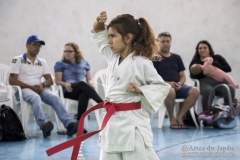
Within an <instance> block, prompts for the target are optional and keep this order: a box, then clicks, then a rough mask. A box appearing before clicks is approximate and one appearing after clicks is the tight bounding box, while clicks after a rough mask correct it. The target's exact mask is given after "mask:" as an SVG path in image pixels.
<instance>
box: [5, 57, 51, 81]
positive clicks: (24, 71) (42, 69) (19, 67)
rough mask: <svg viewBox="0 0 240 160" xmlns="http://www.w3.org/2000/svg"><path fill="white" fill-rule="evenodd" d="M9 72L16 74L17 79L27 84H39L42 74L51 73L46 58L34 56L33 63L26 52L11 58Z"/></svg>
mask: <svg viewBox="0 0 240 160" xmlns="http://www.w3.org/2000/svg"><path fill="white" fill-rule="evenodd" d="M9 73H14V74H18V80H19V81H21V82H23V83H26V84H28V85H36V84H40V83H41V78H42V76H43V75H45V74H51V73H50V70H49V67H48V65H47V62H46V60H44V59H42V58H36V59H35V61H34V64H33V63H32V62H31V61H30V60H29V59H28V58H27V56H26V53H24V54H23V55H20V56H16V57H14V58H13V60H12V63H11V65H10V72H9Z"/></svg>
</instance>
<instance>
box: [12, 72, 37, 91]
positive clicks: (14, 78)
mask: <svg viewBox="0 0 240 160" xmlns="http://www.w3.org/2000/svg"><path fill="white" fill-rule="evenodd" d="M9 84H11V85H16V86H19V87H21V88H30V89H32V90H34V86H31V85H28V84H25V83H23V82H21V81H19V80H18V74H14V73H10V76H9Z"/></svg>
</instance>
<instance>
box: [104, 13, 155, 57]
mask: <svg viewBox="0 0 240 160" xmlns="http://www.w3.org/2000/svg"><path fill="white" fill-rule="evenodd" d="M110 27H111V28H114V29H115V30H116V31H117V32H118V33H119V34H121V36H122V37H124V36H126V35H127V34H132V35H133V40H132V42H131V48H132V49H133V50H134V51H135V53H134V54H135V55H141V56H145V57H147V58H149V59H150V58H151V57H152V55H153V52H154V49H155V48H157V46H156V42H155V41H156V40H155V36H154V33H153V31H152V28H151V27H150V26H149V24H148V22H147V21H146V20H145V19H144V18H139V19H135V18H134V17H133V16H132V15H130V14H122V15H119V16H117V17H116V18H114V19H113V20H112V21H111V22H110V23H109V25H108V26H107V29H109V28H110Z"/></svg>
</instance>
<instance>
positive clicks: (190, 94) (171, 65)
mask: <svg viewBox="0 0 240 160" xmlns="http://www.w3.org/2000/svg"><path fill="white" fill-rule="evenodd" d="M171 40H172V37H171V35H170V34H169V33H168V32H163V33H160V34H159V35H158V41H159V54H160V55H161V56H162V60H161V61H153V64H154V67H155V68H156V70H157V72H158V74H159V75H160V76H161V77H162V78H163V80H164V81H165V82H167V83H169V84H170V85H171V86H172V88H171V90H170V92H169V94H168V96H167V98H166V99H165V105H166V108H167V111H168V114H169V118H170V128H172V129H185V128H188V127H187V126H186V125H185V124H184V123H183V117H184V115H185V114H186V112H187V111H188V110H189V109H190V108H191V107H192V106H193V105H194V104H195V102H196V100H197V98H198V96H199V89H198V88H196V87H193V86H189V85H186V84H185V81H186V75H185V72H184V71H185V67H184V64H183V61H182V59H181V57H180V56H179V55H178V54H174V53H171V52H170V48H171ZM176 98H184V99H185V101H184V102H183V103H182V104H181V105H180V108H179V111H178V113H177V115H176V116H174V105H175V99H176Z"/></svg>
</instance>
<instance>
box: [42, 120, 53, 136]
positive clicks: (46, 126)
mask: <svg viewBox="0 0 240 160" xmlns="http://www.w3.org/2000/svg"><path fill="white" fill-rule="evenodd" d="M52 130H53V123H52V122H51V121H48V122H47V123H45V124H44V125H43V127H42V132H43V137H44V138H47V137H49V136H51V131H52Z"/></svg>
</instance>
